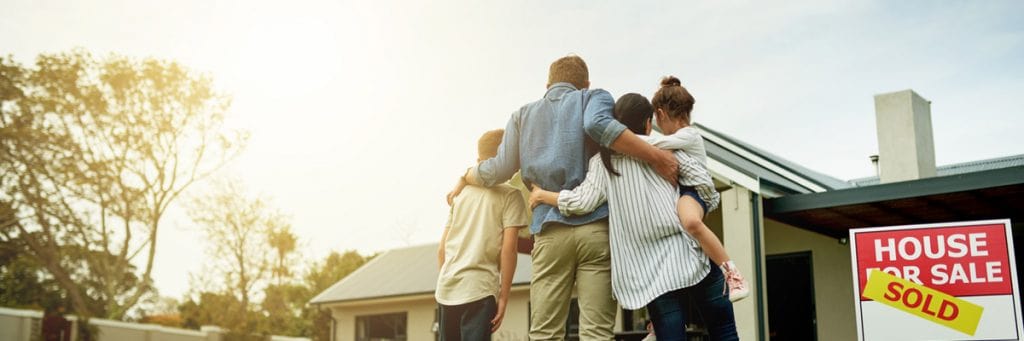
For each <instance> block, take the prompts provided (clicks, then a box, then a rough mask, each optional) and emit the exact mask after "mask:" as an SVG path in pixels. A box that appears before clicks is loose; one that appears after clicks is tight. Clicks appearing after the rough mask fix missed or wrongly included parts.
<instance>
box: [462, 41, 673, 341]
mask: <svg viewBox="0 0 1024 341" xmlns="http://www.w3.org/2000/svg"><path fill="white" fill-rule="evenodd" d="M589 86H590V80H589V71H588V70H587V65H586V63H585V62H584V61H583V59H582V58H580V57H578V56H567V57H563V58H560V59H558V60H556V61H555V62H554V63H552V64H551V68H550V70H549V74H548V90H547V92H546V93H545V94H544V98H542V99H540V100H538V101H536V102H533V103H529V104H527V105H525V106H523V107H522V108H520V109H519V110H518V111H516V112H514V113H512V117H511V118H510V119H509V121H508V125H507V126H506V127H505V136H504V138H503V140H502V143H501V146H500V147H499V149H498V155H497V156H496V157H494V158H492V159H488V160H485V161H483V162H481V163H480V164H479V165H478V166H477V167H473V168H471V169H469V170H468V171H467V173H466V174H465V175H464V176H463V177H462V178H460V181H459V184H458V185H456V188H455V189H454V190H453V191H452V193H451V194H449V199H451V197H452V196H454V195H458V193H459V192H460V191H461V189H462V187H463V186H465V185H466V184H471V185H482V186H493V185H496V184H500V183H504V182H505V181H508V180H509V179H510V178H511V177H512V176H513V175H514V174H515V172H516V171H520V170H521V174H522V178H523V181H524V182H525V183H527V184H532V185H536V186H540V187H541V188H545V189H551V190H556V191H557V190H563V189H573V188H575V187H576V186H577V185H579V184H580V183H581V182H583V179H584V178H586V173H587V165H588V161H589V159H590V157H591V156H593V155H594V154H595V153H596V152H597V150H596V149H595V148H592V147H591V146H588V144H587V143H586V139H587V137H588V136H589V137H590V138H592V139H593V140H594V141H596V142H597V143H600V144H601V145H602V146H608V147H611V148H612V149H614V150H616V151H618V152H621V153H625V154H627V155H631V156H633V157H636V158H638V159H641V160H644V161H647V162H648V163H650V164H651V165H652V166H653V167H654V168H655V169H656V170H657V171H658V173H659V174H660V175H662V176H663V177H665V178H666V180H667V181H670V182H674V181H675V174H676V170H677V167H678V165H677V164H676V160H675V157H673V155H672V154H671V153H670V152H668V151H663V150H659V149H657V148H655V147H652V146H651V145H649V144H647V143H646V142H644V141H642V140H641V139H640V138H638V137H637V136H636V135H634V134H633V133H632V132H630V131H628V130H626V127H625V126H624V125H622V124H621V123H619V122H618V121H616V120H615V119H614V118H613V116H612V108H613V107H614V105H615V101H614V99H613V98H612V96H611V94H609V93H608V92H607V91H604V90H600V89H594V90H586V89H587V88H588V87H589ZM607 218H608V207H607V204H605V205H602V206H601V207H600V208H598V209H597V210H595V211H594V212H593V213H590V214H587V215H583V216H573V217H567V216H563V215H561V214H560V213H559V211H558V208H556V207H551V206H547V205H539V206H537V207H536V208H534V209H533V220H532V221H531V223H530V232H531V233H532V234H533V235H534V249H533V254H532V256H533V257H532V262H533V264H532V265H533V278H532V281H531V288H530V303H531V312H530V318H531V324H530V339H531V340H552V339H555V340H557V339H563V338H564V337H565V320H566V317H567V316H568V313H569V301H570V298H571V296H572V289H573V286H574V284H575V287H576V291H577V294H578V295H579V308H580V324H579V331H580V339H581V340H611V339H612V338H613V332H612V328H613V327H614V325H615V313H616V312H615V310H616V304H615V302H614V300H613V299H612V290H611V260H610V251H609V244H608V219H607Z"/></svg>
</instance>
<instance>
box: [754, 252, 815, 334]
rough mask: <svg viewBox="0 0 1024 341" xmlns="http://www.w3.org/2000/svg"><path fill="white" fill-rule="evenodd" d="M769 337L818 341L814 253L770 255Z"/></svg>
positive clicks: (768, 257) (768, 259) (768, 258)
mask: <svg viewBox="0 0 1024 341" xmlns="http://www.w3.org/2000/svg"><path fill="white" fill-rule="evenodd" d="M766 259H767V263H768V273H767V275H768V276H767V277H768V336H769V339H770V340H817V339H818V332H817V329H818V328H817V320H816V319H817V317H816V316H817V314H816V312H815V307H814V271H813V267H812V265H811V252H810V251H807V252H797V253H787V254H781V255H769V256H767V257H766Z"/></svg>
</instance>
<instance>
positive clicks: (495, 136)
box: [477, 129, 505, 160]
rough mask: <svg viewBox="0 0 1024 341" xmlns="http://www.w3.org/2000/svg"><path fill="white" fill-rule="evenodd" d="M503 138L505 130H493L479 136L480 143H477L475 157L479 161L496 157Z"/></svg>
mask: <svg viewBox="0 0 1024 341" xmlns="http://www.w3.org/2000/svg"><path fill="white" fill-rule="evenodd" d="M504 136H505V129H495V130H491V131H488V132H486V133H484V134H483V136H480V141H479V142H477V155H479V158H480V160H487V159H490V158H492V157H495V156H497V155H498V146H500V145H501V139H502V137H504Z"/></svg>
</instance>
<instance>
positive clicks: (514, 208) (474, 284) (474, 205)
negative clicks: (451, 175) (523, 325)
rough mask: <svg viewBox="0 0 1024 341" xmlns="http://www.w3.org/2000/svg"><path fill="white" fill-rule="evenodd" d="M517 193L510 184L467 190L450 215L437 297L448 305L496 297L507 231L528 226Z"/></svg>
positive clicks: (520, 197)
mask: <svg viewBox="0 0 1024 341" xmlns="http://www.w3.org/2000/svg"><path fill="white" fill-rule="evenodd" d="M529 224H530V221H529V218H527V211H526V204H525V202H524V201H523V197H522V196H521V195H520V193H519V190H517V189H515V188H514V187H512V186H509V185H505V184H502V185H498V186H494V187H491V188H485V187H477V186H466V188H465V189H463V190H462V193H461V194H459V196H458V197H456V198H455V203H454V204H453V205H452V209H451V213H450V214H449V215H448V224H447V226H445V228H447V229H448V239H447V240H446V242H445V244H444V246H443V247H444V257H445V260H444V265H443V266H442V267H441V272H440V274H439V275H438V276H437V291H436V292H435V294H434V298H436V299H437V302H438V303H441V304H444V305H458V304H466V303H470V302H473V301H476V300H479V299H482V298H484V297H487V296H493V295H497V294H498V290H499V289H501V286H500V282H499V281H498V279H499V278H498V277H499V272H498V264H499V262H500V256H501V240H502V236H503V231H504V229H505V228H509V227H522V226H526V225H529Z"/></svg>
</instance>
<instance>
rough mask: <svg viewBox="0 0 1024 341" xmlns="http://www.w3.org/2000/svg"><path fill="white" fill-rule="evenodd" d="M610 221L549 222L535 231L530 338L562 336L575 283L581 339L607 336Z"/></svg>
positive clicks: (611, 311)
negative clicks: (581, 223) (582, 222)
mask: <svg viewBox="0 0 1024 341" xmlns="http://www.w3.org/2000/svg"><path fill="white" fill-rule="evenodd" d="M609 248H610V247H609V245H608V220H607V219H603V220H600V221H597V222H593V223H590V224H586V225H580V226H575V227H573V226H569V225H561V224H549V225H548V226H547V227H545V228H544V229H543V230H541V232H540V233H538V234H536V235H535V236H534V246H533V280H532V284H531V285H530V305H531V310H530V320H531V321H530V339H531V340H563V339H565V320H566V317H568V315H569V302H570V299H571V298H572V289H573V284H575V286H576V292H577V294H578V295H579V305H580V340H611V339H613V337H614V335H613V333H612V329H613V328H614V326H615V309H616V304H615V301H614V299H613V298H612V282H611V250H610V249H609Z"/></svg>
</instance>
